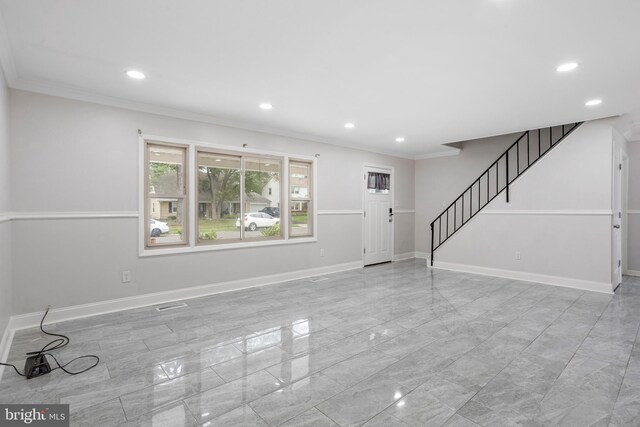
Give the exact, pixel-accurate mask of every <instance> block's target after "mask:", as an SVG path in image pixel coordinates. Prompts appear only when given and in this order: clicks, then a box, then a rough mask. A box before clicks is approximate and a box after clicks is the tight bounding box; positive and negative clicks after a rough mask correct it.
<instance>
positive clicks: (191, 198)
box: [138, 134, 318, 257]
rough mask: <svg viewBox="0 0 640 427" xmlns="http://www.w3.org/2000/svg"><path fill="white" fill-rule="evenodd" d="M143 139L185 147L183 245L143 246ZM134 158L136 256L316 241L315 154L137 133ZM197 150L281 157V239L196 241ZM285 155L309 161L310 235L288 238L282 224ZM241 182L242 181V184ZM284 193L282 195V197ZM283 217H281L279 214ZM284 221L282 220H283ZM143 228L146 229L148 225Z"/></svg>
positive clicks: (286, 217) (286, 169) (285, 208)
mask: <svg viewBox="0 0 640 427" xmlns="http://www.w3.org/2000/svg"><path fill="white" fill-rule="evenodd" d="M146 141H154V142H156V143H159V144H167V145H171V144H174V145H181V146H186V149H187V156H186V158H187V165H188V168H187V169H188V170H187V171H186V173H187V189H188V194H187V200H188V206H187V209H188V214H187V220H186V223H185V225H184V227H185V228H186V229H187V232H188V238H187V244H186V245H185V244H183V245H182V246H172V247H151V248H147V247H146V245H145V225H146V222H145V221H146V219H147V215H146V212H145V203H146V202H145V200H146V194H145V191H146V189H145V188H144V185H145V182H146V174H147V159H146V156H145V147H146ZM138 148H139V151H138V158H139V159H140V160H139V162H138V241H139V244H138V255H139V256H140V257H149V256H162V255H172V254H184V253H192V252H194V253H197V252H209V251H220V250H232V249H238V248H251V247H260V246H278V245H293V244H301V243H313V242H317V241H318V225H317V224H318V209H317V204H318V203H317V200H318V198H317V197H318V194H317V193H318V185H317V182H318V180H317V170H318V167H317V158H316V157H315V156H307V155H299V154H288V153H282V152H277V151H268V150H258V149H253V148H249V147H243V146H230V145H223V144H216V143H211V142H205V141H194V140H186V139H179V138H168V137H164V136H157V135H148V134H139V136H138ZM198 150H202V151H219V152H220V153H221V154H224V153H225V152H226V153H229V154H232V153H233V154H237V155H241V156H245V157H246V156H251V155H255V156H270V157H280V158H281V159H282V165H281V167H282V170H281V181H282V182H281V185H282V189H287V190H286V191H287V193H284V192H283V191H282V190H281V192H280V194H281V197H280V205H281V206H280V224H281V227H282V228H283V229H284V230H283V231H284V233H283V238H282V239H278V240H246V241H240V242H232V243H231V242H230V243H221V244H215V245H212V244H198V239H197V237H198V236H197V235H196V233H197V228H198V227H196V226H195V225H196V221H198V215H199V211H198V206H197V204H198V198H197V190H198V185H197V184H198V183H197V182H196V173H195V171H196V169H197V162H198V159H197V155H198ZM289 158H291V160H292V161H296V160H299V161H304V162H309V163H311V173H312V177H311V182H312V183H313V185H312V188H311V193H312V194H311V201H312V203H311V207H312V210H313V213H312V221H313V224H312V227H311V228H312V230H313V232H312V234H311V236H300V237H291V238H289V227H288V226H287V227H285V226H284V224H285V223H286V224H288V223H289V221H290V219H289V215H290V213H289V196H288V193H289V190H288V189H289ZM243 184H244V183H243ZM284 194H287V196H286V197H283V196H284ZM283 216H284V217H283ZM285 221H286V222H285ZM146 228H149V227H148V225H147V226H146Z"/></svg>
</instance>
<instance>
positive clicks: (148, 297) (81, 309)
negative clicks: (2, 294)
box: [10, 261, 362, 331]
mask: <svg viewBox="0 0 640 427" xmlns="http://www.w3.org/2000/svg"><path fill="white" fill-rule="evenodd" d="M358 268H362V261H354V262H348V263H345V264H335V265H329V266H326V267H317V268H310V269H306V270H297V271H292V272H288V273H280V274H272V275H268V276H260V277H252V278H249V279H241V280H233V281H230V282H222V283H213V284H210V285H203V286H194V287H191V288H183V289H175V290H171V291H165V292H157V293H152V294H144V295H136V296H132V297H127V298H119V299H113V300H107V301H100V302H94V303H90V304H82V305H75V306H71V307H63V308H55V309H52V310H51V311H49V314H48V316H47V323H56V322H64V321H66V320H73V319H79V318H83V317H89V316H95V315H98V314H106V313H113V312H117V311H122V310H129V309H132V308H138V307H146V306H150V305H156V304H164V303H167V302H173V301H178V300H184V299H191V298H198V297H203V296H207V295H213V294H218V293H222V292H230V291H237V290H240V289H246V288H254V287H260V286H267V285H272V284H275V283H281V282H286V281H290V280H299V279H304V278H307V277H313V276H319V275H323V274H331V273H338V272H341V271H347V270H355V269H358ZM42 315H43V312H38V313H27V314H20V315H16V316H12V317H11V323H10V324H11V328H12V331H16V330H19V329H25V328H32V327H35V326H38V325H39V324H40V319H41V318H42Z"/></svg>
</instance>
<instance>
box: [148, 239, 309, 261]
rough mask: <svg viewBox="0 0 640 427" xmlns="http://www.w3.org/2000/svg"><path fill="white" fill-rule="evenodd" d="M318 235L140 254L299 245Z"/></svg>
mask: <svg viewBox="0 0 640 427" xmlns="http://www.w3.org/2000/svg"><path fill="white" fill-rule="evenodd" d="M317 241H318V239H317V238H316V237H293V238H291V237H290V238H289V240H264V241H261V242H255V241H253V242H238V243H221V244H216V245H211V244H209V245H199V246H187V247H184V246H183V247H174V248H166V249H162V248H157V249H144V250H142V252H140V253H139V254H138V256H139V257H141V258H143V257H144V258H146V257H154V256H162V255H180V254H190V253H198V252H213V251H225V250H229V249H242V248H258V247H261V246H280V245H297V244H300V243H314V242H317Z"/></svg>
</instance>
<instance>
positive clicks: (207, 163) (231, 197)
mask: <svg viewBox="0 0 640 427" xmlns="http://www.w3.org/2000/svg"><path fill="white" fill-rule="evenodd" d="M239 239H240V157H236V156H227V155H221V154H213V153H203V152H199V153H198V241H199V242H209V243H210V242H220V241H224V240H239Z"/></svg>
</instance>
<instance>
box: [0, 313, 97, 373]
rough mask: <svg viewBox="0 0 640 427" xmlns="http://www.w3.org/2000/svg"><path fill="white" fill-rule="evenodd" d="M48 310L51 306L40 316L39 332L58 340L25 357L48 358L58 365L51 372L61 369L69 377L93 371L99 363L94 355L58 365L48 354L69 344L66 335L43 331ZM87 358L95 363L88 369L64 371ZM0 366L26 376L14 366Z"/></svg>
mask: <svg viewBox="0 0 640 427" xmlns="http://www.w3.org/2000/svg"><path fill="white" fill-rule="evenodd" d="M50 309H51V306H47V311H45V312H44V316H42V319H41V320H40V331H41V332H42V333H43V334H45V335H49V336H52V337H58V338H57V339H55V340H53V341H51V342H49V343H47V344H46V345H45V346H44V347H42V349H41V350H40V351H30V352H29V353H27V356H34V355H37V356H40V355H45V356H49V357H51V358H52V359H53V360H54V361H55V362H56V365H58V367H57V368H53V369H51V371H55V370H56V369H61V370H62V371H63V372H65V373H67V374H69V375H78V374H82V373H83V372H87V371H88V370H90V369H93V368H95V367H96V366H98V363H100V358H99V357H98V356H96V355H93V354H88V355H85V356H79V357H76V358H75V359H72V360H70V361H69V362H67V363H64V364H60V362H58V359H56V357H55V356H54V355H53V354H51V353H49V352H50V351H54V350H59V349H61V348H63V347H66V346H67V344H69V342H71V340H70V339H69V337H68V336H66V335H62V334H54V333H52V332H47V331H45V330H44V328H43V324H44V319H45V318H46V317H47V314H49V310H50ZM87 358H91V359H95V363H94V364H93V365H91V366H89V367H88V368H86V369H83V370H81V371H76V372H73V371H69V370H67V369H65V368H66V367H67V366H69V365H70V364H72V363H73V362H75V361H76V360H80V359H87ZM0 365H3V366H11V367H12V368H13V369H14V370H15V371H16V373H17V374H18V375H20V376H22V377H26V376H27V375H26V374H24V373H22V372H20V371H19V370H18V368H17V367H16V366H15V365H12V364H10V363H2V362H0Z"/></svg>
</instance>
